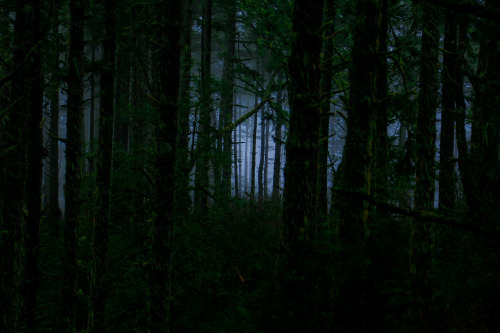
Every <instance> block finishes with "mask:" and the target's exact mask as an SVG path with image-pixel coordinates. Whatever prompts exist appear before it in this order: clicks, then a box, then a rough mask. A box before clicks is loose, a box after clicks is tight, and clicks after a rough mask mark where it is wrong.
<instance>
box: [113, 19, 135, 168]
mask: <svg viewBox="0 0 500 333" xmlns="http://www.w3.org/2000/svg"><path fill="white" fill-rule="evenodd" d="M122 16H124V14H123V13H121V15H119V17H120V21H125V20H126V19H125V18H123V17H122ZM124 24H126V23H125V22H120V26H121V27H123V25H124ZM124 48H125V46H123V45H121V46H120V47H119V48H118V52H117V53H118V55H117V57H116V58H117V59H116V68H117V75H116V76H117V77H116V93H115V105H116V107H115V114H114V126H113V127H114V128H113V137H114V140H113V142H114V145H115V150H116V151H118V150H121V151H124V152H128V150H129V120H128V119H127V118H128V114H129V107H130V79H131V75H130V66H131V64H130V54H129V52H127V50H125V49H124ZM113 167H119V165H118V163H117V161H116V160H115V161H113Z"/></svg>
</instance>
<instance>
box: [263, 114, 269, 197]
mask: <svg viewBox="0 0 500 333" xmlns="http://www.w3.org/2000/svg"><path fill="white" fill-rule="evenodd" d="M265 142H266V147H265V149H264V182H263V185H264V199H265V200H267V198H268V193H267V179H268V178H267V173H268V163H269V120H266V140H265Z"/></svg>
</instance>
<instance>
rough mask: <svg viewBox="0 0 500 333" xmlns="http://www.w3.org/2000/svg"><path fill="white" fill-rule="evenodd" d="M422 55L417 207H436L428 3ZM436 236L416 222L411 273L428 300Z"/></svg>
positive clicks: (434, 33) (434, 78)
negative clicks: (432, 251) (429, 275)
mask: <svg viewBox="0 0 500 333" xmlns="http://www.w3.org/2000/svg"><path fill="white" fill-rule="evenodd" d="M422 6H423V17H422V20H423V27H422V48H421V56H420V92H419V97H418V116H417V132H416V145H417V146H416V149H417V150H416V165H415V172H416V179H415V208H416V209H419V210H420V209H421V210H432V209H433V208H434V186H435V178H436V169H435V163H434V156H435V151H436V149H435V144H436V107H437V91H438V87H437V82H438V72H437V68H438V46H439V44H438V43H439V36H438V22H437V11H436V9H435V8H434V7H432V6H430V5H427V4H424V5H422ZM431 245H432V233H431V225H430V224H429V222H426V221H422V220H415V221H413V223H412V231H411V239H410V272H411V274H412V281H411V283H412V286H413V288H414V289H415V292H416V293H418V295H419V296H420V297H422V298H423V299H424V300H427V301H428V300H429V298H430V297H431V294H430V293H431V288H430V285H429V283H430V281H429V278H428V276H427V274H428V272H429V270H430V268H431V266H430V265H431Z"/></svg>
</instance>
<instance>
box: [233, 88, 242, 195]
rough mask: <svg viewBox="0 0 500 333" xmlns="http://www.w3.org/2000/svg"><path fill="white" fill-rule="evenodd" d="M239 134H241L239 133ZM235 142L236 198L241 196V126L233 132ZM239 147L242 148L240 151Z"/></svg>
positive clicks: (236, 115) (235, 113)
mask: <svg viewBox="0 0 500 333" xmlns="http://www.w3.org/2000/svg"><path fill="white" fill-rule="evenodd" d="M234 104H235V105H236V96H235V97H234ZM238 116H239V114H238V110H237V109H235V110H234V117H233V122H234V121H235V120H236V119H237V118H238ZM238 134H239V135H238ZM233 140H234V141H233V142H234V143H236V145H235V146H234V147H233V149H234V150H233V160H234V196H235V197H236V198H239V197H240V179H241V176H240V169H239V165H240V164H239V162H238V158H239V157H240V156H241V127H240V126H238V128H236V129H235V130H234V133H233ZM238 149H239V150H240V151H239V152H238Z"/></svg>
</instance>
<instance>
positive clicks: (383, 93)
mask: <svg viewBox="0 0 500 333" xmlns="http://www.w3.org/2000/svg"><path fill="white" fill-rule="evenodd" d="M380 13H381V17H380V32H379V46H378V55H377V57H378V58H377V59H378V61H379V63H378V68H377V87H376V113H377V114H376V117H377V124H376V127H377V130H376V135H375V139H374V140H375V145H374V152H373V153H374V157H375V158H374V162H375V163H374V167H375V170H374V171H375V172H374V184H373V187H374V191H373V192H375V193H374V194H375V195H376V196H377V197H378V200H381V201H383V202H387V196H388V193H387V192H388V181H389V176H388V151H389V138H388V136H387V124H388V115H387V106H388V103H387V101H388V99H387V97H388V81H387V68H388V66H387V39H388V37H387V36H388V31H389V26H388V24H389V17H388V0H380ZM378 215H379V216H380V217H387V211H383V212H379V213H378Z"/></svg>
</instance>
